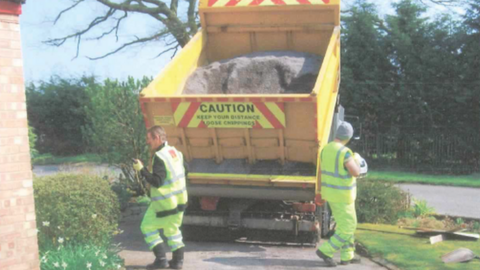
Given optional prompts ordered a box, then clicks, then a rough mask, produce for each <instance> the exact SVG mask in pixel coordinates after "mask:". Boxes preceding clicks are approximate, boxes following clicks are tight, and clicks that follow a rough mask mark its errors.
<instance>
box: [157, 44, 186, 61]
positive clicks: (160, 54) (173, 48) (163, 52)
mask: <svg viewBox="0 0 480 270" xmlns="http://www.w3.org/2000/svg"><path fill="white" fill-rule="evenodd" d="M179 47H180V45H179V44H177V45H175V46H174V47H170V48H168V49H166V50H164V51H162V52H160V53H159V54H158V55H157V56H155V57H154V58H153V59H155V58H158V57H160V56H162V55H163V54H165V53H167V52H169V51H171V50H175V51H174V52H173V54H172V56H171V57H170V58H173V57H174V56H175V54H177V51H178V48H179Z"/></svg>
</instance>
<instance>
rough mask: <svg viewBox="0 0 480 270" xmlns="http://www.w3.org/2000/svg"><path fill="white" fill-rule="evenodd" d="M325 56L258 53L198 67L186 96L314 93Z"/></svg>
mask: <svg viewBox="0 0 480 270" xmlns="http://www.w3.org/2000/svg"><path fill="white" fill-rule="evenodd" d="M321 64H322V57H321V56H318V55H315V54H310V53H301V52H293V51H274V52H257V53H252V54H246V55H242V56H238V57H235V58H231V59H226V60H222V61H218V62H213V63H211V64H209V65H207V66H203V67H199V68H197V69H196V70H195V71H194V72H193V74H192V75H191V76H190V77H189V78H188V80H187V82H186V85H185V88H184V91H183V94H190V95H194V94H196V95H198V94H297V93H310V92H311V91H312V89H313V87H314V85H315V81H316V79H317V76H318V72H319V71H320V66H321Z"/></svg>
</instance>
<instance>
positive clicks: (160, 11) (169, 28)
mask: <svg viewBox="0 0 480 270" xmlns="http://www.w3.org/2000/svg"><path fill="white" fill-rule="evenodd" d="M72 1H73V2H72V5H71V6H69V7H68V8H66V9H64V10H62V11H60V13H59V14H58V16H57V17H56V19H55V23H57V22H58V21H59V20H60V19H61V18H63V17H64V16H63V15H64V14H65V13H66V12H69V11H71V10H72V9H74V8H76V7H77V6H78V5H79V4H80V3H82V2H86V0H72ZM92 1H94V2H97V3H99V4H102V5H104V6H106V7H108V8H109V9H108V12H107V13H106V14H105V15H103V16H99V17H96V18H95V19H93V20H92V21H91V22H90V24H89V25H88V26H87V27H85V28H84V29H82V30H80V31H76V32H74V33H72V34H70V35H66V36H63V37H59V38H53V39H49V40H46V41H44V43H46V44H48V45H51V46H56V47H59V46H62V45H63V44H65V42H66V41H68V40H70V39H75V41H76V43H77V44H76V45H77V46H76V47H77V48H76V49H77V51H76V54H75V57H74V59H75V58H77V57H78V56H79V54H80V44H81V41H82V38H84V35H86V33H87V32H89V31H90V30H92V29H93V28H95V27H96V26H98V25H100V24H101V23H103V22H105V21H107V20H109V19H113V20H116V23H115V25H114V26H109V27H108V28H107V30H106V31H102V33H101V34H98V35H95V36H94V37H90V38H84V39H87V40H100V39H102V38H104V37H106V36H108V35H111V34H112V33H113V32H115V37H116V41H117V42H118V41H119V36H118V33H119V30H120V25H121V23H122V22H123V21H124V20H125V19H126V18H127V16H128V14H129V13H130V12H136V13H140V14H145V15H149V16H151V17H152V18H154V19H156V20H157V21H159V22H160V23H162V24H163V25H164V26H165V27H166V29H164V30H161V31H159V32H157V34H155V35H153V36H151V37H145V38H136V40H133V41H131V42H127V43H124V44H123V45H122V46H120V47H118V48H117V49H115V50H114V51H112V52H110V53H107V54H105V55H102V56H99V57H88V58H89V59H91V60H97V59H102V58H105V57H107V56H109V55H111V54H113V53H116V52H118V51H120V50H122V49H124V48H125V47H128V46H130V45H134V44H139V43H142V42H148V41H151V40H155V39H158V38H160V37H165V36H167V35H172V36H173V37H174V38H175V40H176V42H177V43H178V44H179V45H180V46H181V47H183V46H185V45H186V44H187V43H188V41H189V40H190V38H191V37H192V36H193V35H194V34H196V32H197V31H198V29H199V24H198V13H196V12H195V9H196V4H197V0H186V1H188V5H189V6H188V11H187V21H186V22H184V21H182V20H181V19H180V16H178V15H177V11H178V10H177V9H178V0H170V1H171V2H170V7H168V6H167V4H166V3H165V2H164V0H121V1H119V0H92ZM116 11H123V12H124V14H123V16H121V17H120V18H116V17H114V13H115V12H116ZM174 43H175V42H173V43H168V45H167V46H171V45H173V44H174ZM169 49H170V50H175V51H176V50H177V49H178V48H175V47H172V48H169ZM157 57H158V56H157Z"/></svg>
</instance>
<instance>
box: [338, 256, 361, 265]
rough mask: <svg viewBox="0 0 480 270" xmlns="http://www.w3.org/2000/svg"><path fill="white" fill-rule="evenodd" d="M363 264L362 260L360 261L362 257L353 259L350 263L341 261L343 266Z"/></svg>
mask: <svg viewBox="0 0 480 270" xmlns="http://www.w3.org/2000/svg"><path fill="white" fill-rule="evenodd" d="M361 262H362V259H360V257H357V256H355V257H353V259H351V260H349V261H340V264H341V265H349V264H356V263H361Z"/></svg>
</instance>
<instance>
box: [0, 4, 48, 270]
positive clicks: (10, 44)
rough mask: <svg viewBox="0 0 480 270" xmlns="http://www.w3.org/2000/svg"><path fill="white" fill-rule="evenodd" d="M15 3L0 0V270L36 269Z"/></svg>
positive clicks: (23, 93) (33, 214) (28, 150)
mask: <svg viewBox="0 0 480 270" xmlns="http://www.w3.org/2000/svg"><path fill="white" fill-rule="evenodd" d="M20 14H21V4H19V1H17V2H15V1H13V2H11V1H9V2H6V1H2V0H0V269H2V270H13V269H15V270H21V269H39V258H38V244H37V234H36V224H35V205H34V200H33V188H32V170H31V165H30V149H29V145H28V124H27V111H26V103H25V86H24V81H23V60H22V51H21V40H20V25H19V15H20Z"/></svg>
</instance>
